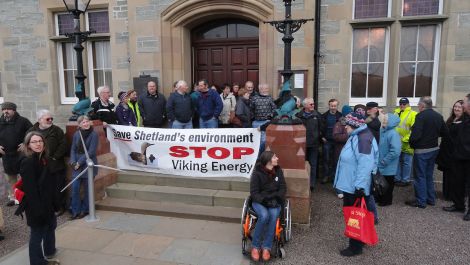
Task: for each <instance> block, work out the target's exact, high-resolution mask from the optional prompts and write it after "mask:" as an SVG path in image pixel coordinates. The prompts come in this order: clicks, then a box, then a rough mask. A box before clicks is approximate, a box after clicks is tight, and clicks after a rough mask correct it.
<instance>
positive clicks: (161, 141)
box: [106, 125, 260, 178]
mask: <svg viewBox="0 0 470 265" xmlns="http://www.w3.org/2000/svg"><path fill="white" fill-rule="evenodd" d="M106 131H107V137H108V140H109V142H110V146H111V152H112V153H114V154H115V155H116V158H117V167H118V168H119V169H130V170H140V171H147V172H155V173H163V174H172V175H182V176H192V177H233V176H238V177H246V178H249V177H250V175H251V172H252V170H253V168H254V165H255V162H256V158H257V157H258V150H259V143H260V132H259V131H258V130H257V129H252V128H246V129H245V128H240V129H239V128H237V129H222V128H221V129H185V130H181V129H160V128H143V127H132V126H120V125H108V127H107V130H106Z"/></svg>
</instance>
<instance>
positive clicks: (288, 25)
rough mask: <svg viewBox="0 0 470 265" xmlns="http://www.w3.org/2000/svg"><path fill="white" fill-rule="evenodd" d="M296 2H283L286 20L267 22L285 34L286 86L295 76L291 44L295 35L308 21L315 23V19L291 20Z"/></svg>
mask: <svg viewBox="0 0 470 265" xmlns="http://www.w3.org/2000/svg"><path fill="white" fill-rule="evenodd" d="M293 1H295V0H283V2H284V6H285V7H286V15H285V19H284V20H276V21H266V22H264V23H269V24H270V25H271V26H274V27H276V30H277V31H278V32H280V33H283V34H284V36H283V37H282V41H283V42H284V70H282V72H281V74H282V76H283V78H284V84H285V83H286V82H288V81H289V80H290V78H291V76H292V74H293V72H292V69H291V44H292V41H294V37H293V36H292V34H293V33H295V32H297V31H298V30H299V29H300V27H301V26H302V25H303V24H305V23H307V21H313V18H309V19H296V20H293V19H292V18H291V16H292V15H291V6H292V2H293Z"/></svg>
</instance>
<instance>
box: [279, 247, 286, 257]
mask: <svg viewBox="0 0 470 265" xmlns="http://www.w3.org/2000/svg"><path fill="white" fill-rule="evenodd" d="M279 258H281V259H285V258H286V251H285V250H284V248H279Z"/></svg>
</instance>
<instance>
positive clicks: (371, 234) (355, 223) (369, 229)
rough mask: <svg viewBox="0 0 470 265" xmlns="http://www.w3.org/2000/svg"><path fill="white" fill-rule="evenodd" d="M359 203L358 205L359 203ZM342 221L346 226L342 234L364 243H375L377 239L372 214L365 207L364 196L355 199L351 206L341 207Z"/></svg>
mask: <svg viewBox="0 0 470 265" xmlns="http://www.w3.org/2000/svg"><path fill="white" fill-rule="evenodd" d="M359 204H360V205H359ZM343 214H344V223H345V225H346V228H345V230H344V235H345V236H347V237H349V238H352V239H356V240H359V241H361V242H364V243H366V244H367V245H375V244H377V242H378V241H379V239H378V237H377V232H376V231H375V226H374V214H373V213H372V212H369V211H368V210H367V207H366V201H365V200H364V197H363V198H362V200H361V201H359V199H357V200H356V201H355V202H354V205H353V206H346V207H343Z"/></svg>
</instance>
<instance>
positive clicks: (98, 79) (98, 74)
mask: <svg viewBox="0 0 470 265" xmlns="http://www.w3.org/2000/svg"><path fill="white" fill-rule="evenodd" d="M93 76H94V77H95V82H94V84H95V96H96V97H97V96H98V91H97V89H98V87H100V86H103V85H105V82H104V70H93Z"/></svg>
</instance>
